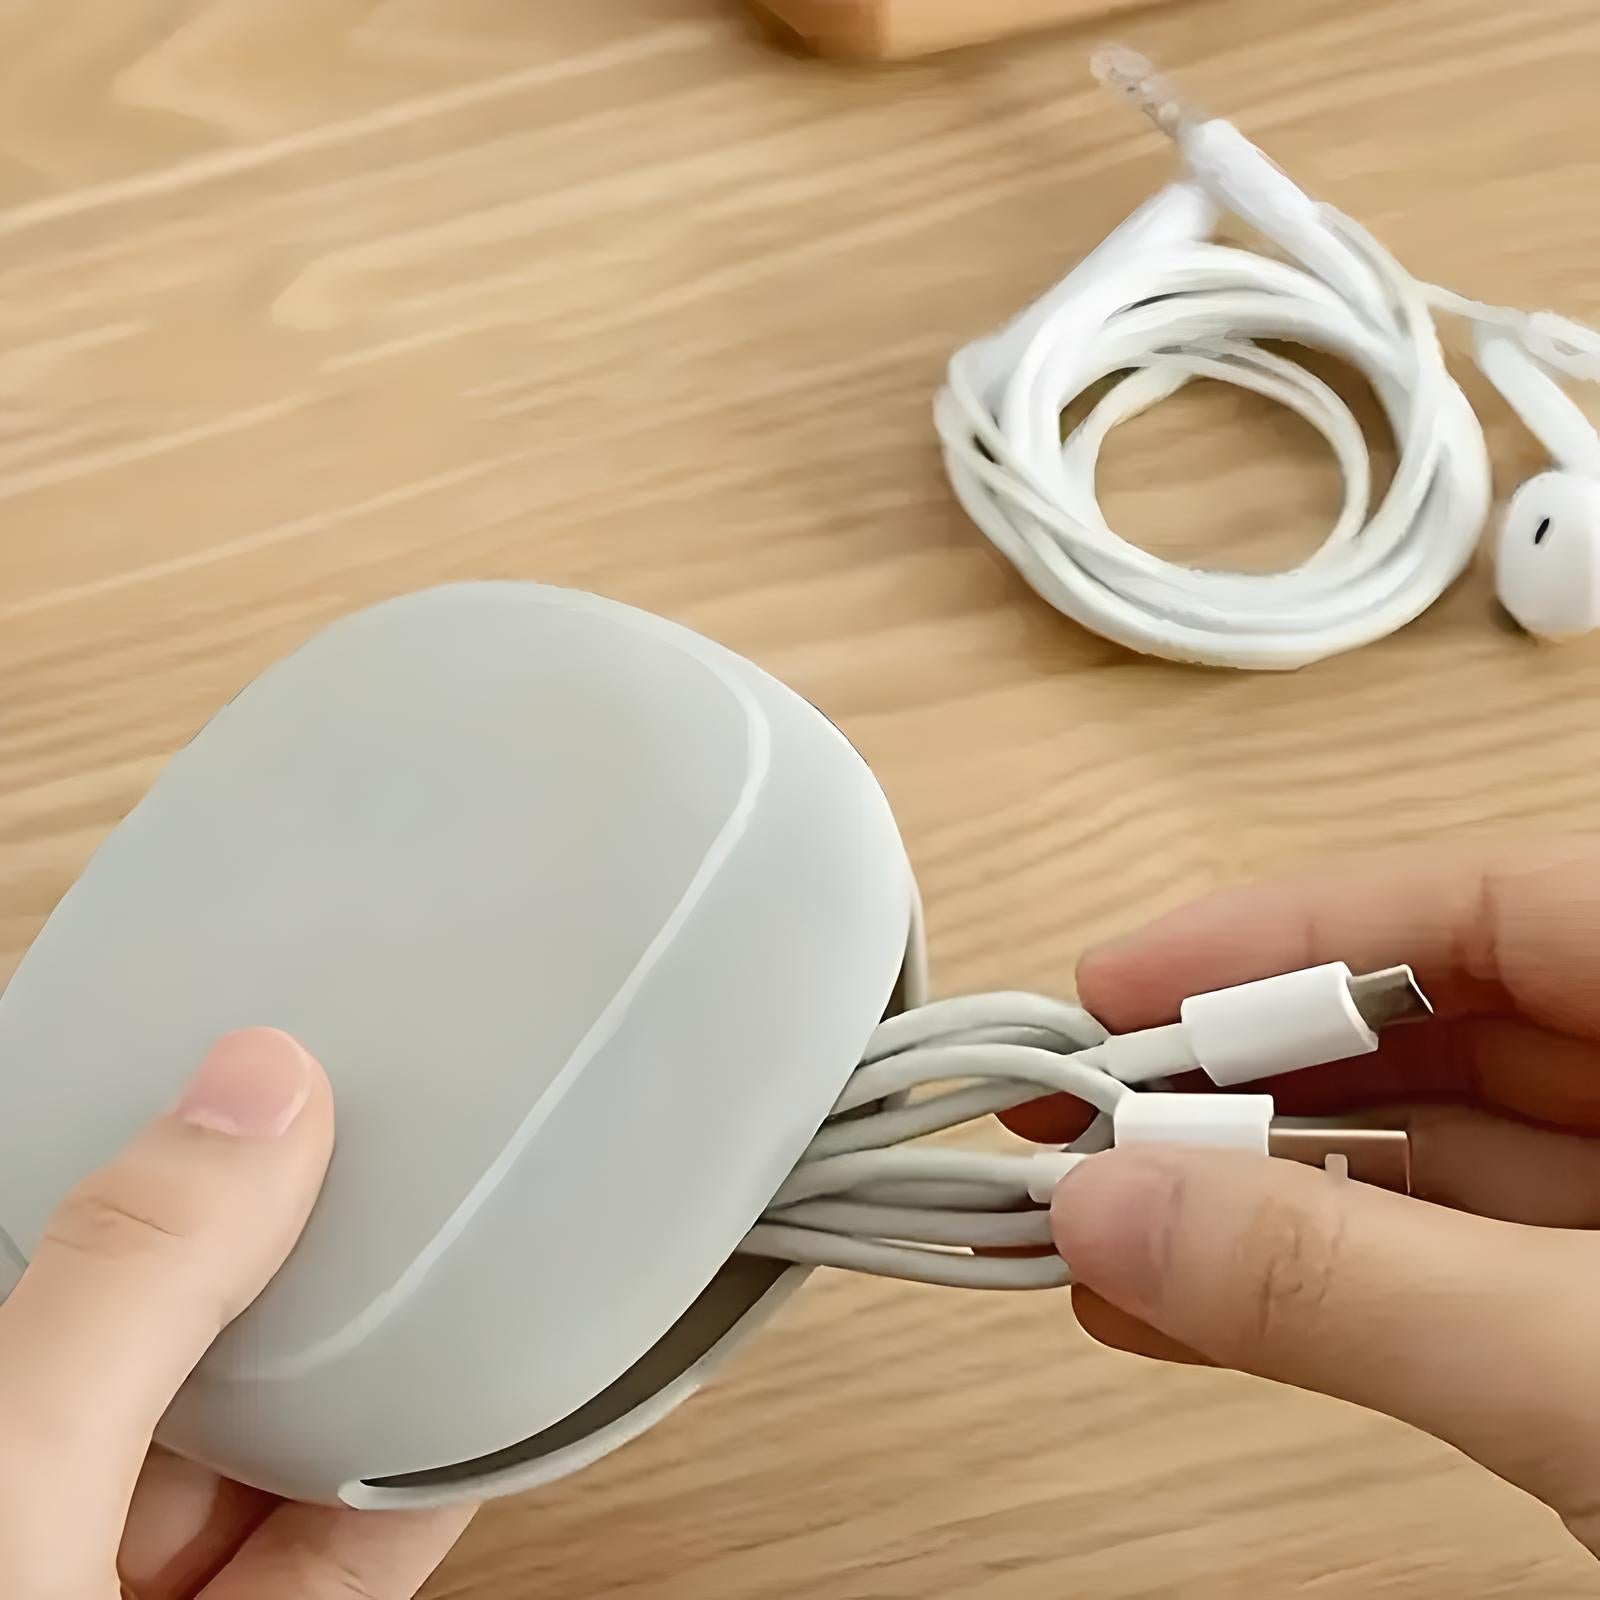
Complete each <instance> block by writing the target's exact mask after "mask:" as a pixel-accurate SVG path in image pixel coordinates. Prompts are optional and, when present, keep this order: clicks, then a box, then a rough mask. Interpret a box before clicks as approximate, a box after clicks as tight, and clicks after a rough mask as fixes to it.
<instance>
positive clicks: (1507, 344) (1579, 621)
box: [1476, 312, 1600, 639]
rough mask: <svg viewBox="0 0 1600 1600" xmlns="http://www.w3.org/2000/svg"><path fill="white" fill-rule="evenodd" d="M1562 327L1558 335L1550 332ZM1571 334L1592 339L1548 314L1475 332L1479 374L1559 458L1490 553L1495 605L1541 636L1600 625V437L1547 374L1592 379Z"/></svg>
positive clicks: (1525, 489)
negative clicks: (1517, 326)
mask: <svg viewBox="0 0 1600 1600" xmlns="http://www.w3.org/2000/svg"><path fill="white" fill-rule="evenodd" d="M1558 324H1559V329H1558V331H1559V332H1560V337H1559V338H1557V337H1556V336H1555V335H1553V334H1552V333H1551V331H1550V330H1551V329H1552V328H1555V327H1556V326H1557V325H1558ZM1572 330H1576V332H1573V331H1572ZM1577 334H1582V335H1584V336H1585V337H1586V338H1587V339H1588V341H1589V343H1590V345H1593V344H1594V343H1595V335H1593V334H1592V333H1589V331H1588V330H1586V329H1583V328H1580V327H1579V326H1578V325H1577V324H1576V323H1571V324H1569V323H1567V321H1566V319H1565V318H1558V317H1555V316H1553V315H1552V314H1550V313H1548V312H1539V313H1536V314H1535V315H1534V316H1532V317H1528V318H1525V319H1523V325H1522V327H1521V331H1520V333H1513V332H1511V331H1508V329H1507V328H1506V327H1505V326H1502V325H1500V324H1483V325H1480V326H1479V328H1478V332H1477V341H1476V343H1477V357H1478V365H1479V367H1480V368H1481V369H1482V370H1483V374H1484V376H1485V377H1486V378H1488V380H1489V381H1490V382H1491V383H1492V384H1493V385H1494V386H1495V388H1497V389H1498V390H1499V391H1500V393H1501V395H1502V396H1503V397H1504V399H1505V401H1506V403H1507V404H1508V405H1509V406H1510V407H1511V409H1512V410H1513V411H1515V412H1516V413H1517V415H1518V416H1519V417H1520V418H1521V419H1522V422H1523V424H1524V426H1525V427H1526V428H1527V429H1528V431H1529V432H1530V433H1531V434H1533V436H1534V437H1535V438H1536V439H1537V440H1538V441H1539V442H1540V443H1541V444H1542V445H1543V446H1544V447H1545V449H1546V450H1548V451H1549V452H1550V454H1551V457H1552V458H1553V460H1554V462H1555V465H1554V466H1553V467H1552V468H1551V470H1550V471H1548V472H1541V473H1540V474H1539V475H1538V477H1536V478H1529V479H1528V481H1527V482H1526V483H1524V484H1523V485H1522V487H1521V488H1520V489H1518V490H1517V492H1516V493H1515V494H1514V495H1512V497H1511V503H1510V505H1508V506H1507V507H1506V513H1505V518H1504V520H1503V521H1502V523H1501V525H1500V543H1499V546H1498V547H1497V549H1496V551H1495V584H1496V587H1497V588H1498V589H1499V592H1500V603H1501V604H1502V605H1503V606H1504V607H1505V608H1506V610H1507V611H1509V612H1510V613H1511V615H1512V616H1513V617H1514V618H1515V619H1516V620H1517V621H1518V622H1519V623H1520V624H1521V625H1522V626H1523V627H1524V628H1526V629H1527V631H1528V632H1529V633H1531V634H1535V635H1536V636H1538V637H1539V638H1541V639H1570V638H1572V637H1573V636H1574V635H1575V634H1580V633H1588V632H1590V631H1591V630H1592V629H1595V628H1600V434H1597V433H1596V432H1595V428H1594V424H1593V423H1591V422H1590V421H1589V419H1588V417H1587V416H1586V415H1585V414H1584V412H1583V411H1582V409H1581V408H1580V407H1579V406H1578V404H1577V402H1576V401H1574V400H1573V398H1572V397H1571V396H1570V395H1569V394H1567V393H1566V391H1565V390H1564V389H1563V388H1562V387H1561V384H1560V383H1559V382H1558V381H1557V379H1556V377H1555V375H1554V373H1552V372H1551V371H1550V364H1551V363H1554V364H1556V365H1557V367H1558V370H1560V371H1563V372H1567V373H1569V374H1570V375H1573V376H1588V375H1589V369H1588V368H1587V367H1584V366H1583V365H1582V363H1583V362H1585V361H1587V360H1588V359H1589V354H1588V348H1587V347H1585V346H1583V345H1582V344H1581V343H1580V341H1579V340H1578V339H1577V336H1576V335H1577ZM1535 336H1537V337H1535ZM1530 339H1533V340H1534V342H1535V343H1537V345H1538V353H1537V354H1536V353H1535V351H1534V350H1533V349H1530V348H1529V344H1528V342H1526V341H1528V340H1530Z"/></svg>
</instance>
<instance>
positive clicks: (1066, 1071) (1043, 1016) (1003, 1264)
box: [743, 963, 1428, 1289]
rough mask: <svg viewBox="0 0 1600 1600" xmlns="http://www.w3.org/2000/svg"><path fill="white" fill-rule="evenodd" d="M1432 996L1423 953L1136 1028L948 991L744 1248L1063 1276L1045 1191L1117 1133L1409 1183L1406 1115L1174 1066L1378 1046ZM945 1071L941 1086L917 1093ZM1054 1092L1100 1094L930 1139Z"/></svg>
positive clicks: (1252, 1074)
mask: <svg viewBox="0 0 1600 1600" xmlns="http://www.w3.org/2000/svg"><path fill="white" fill-rule="evenodd" d="M1427 1012H1428V1004H1427V1001H1426V999H1425V998H1424V997H1423V995H1422V992H1421V990H1420V989H1419V988H1418V987H1417V985H1416V981H1415V979H1414V978H1413V977H1412V974H1411V971H1410V969H1409V968H1408V967H1396V968H1392V969H1389V970H1387V971H1384V972H1378V973H1372V974H1368V975H1365V976H1361V977H1356V976H1354V975H1353V974H1352V973H1351V971H1350V969H1349V968H1348V967H1347V966H1345V965H1343V964H1342V963H1333V964H1330V965H1326V966H1320V967H1312V968H1308V969H1306V970H1305V971H1301V972H1292V973H1286V974H1284V975H1282V976H1279V977H1274V978H1267V979H1264V980H1261V981H1259V982H1255V983H1247V984H1241V985H1238V986H1236V987H1234V988H1230V989H1223V990H1220V991H1217V992H1216V993H1213V994H1205V995H1197V996H1194V997H1193V998H1191V999H1189V1000H1187V1001H1185V1002H1184V1004H1183V1007H1182V1010H1181V1013H1180V1020H1179V1021H1178V1022H1175V1023H1173V1024H1171V1025H1169V1026H1167V1027H1161V1028H1151V1029H1148V1030H1146V1031H1144V1032H1140V1033H1131V1034H1122V1035H1119V1036H1108V1035H1107V1033H1106V1031H1105V1029H1104V1028H1102V1027H1101V1026H1100V1025H1099V1023H1097V1022H1096V1021H1095V1020H1094V1019H1093V1018H1092V1017H1091V1016H1089V1014H1088V1013H1087V1012H1085V1011H1084V1010H1082V1009H1081V1008H1080V1007H1078V1006H1074V1005H1069V1004H1066V1003H1065V1002H1062V1001H1056V1000H1048V999H1045V998H1043V997H1041V996H1038V995H1029V994H996V995H980V996H972V997H966V998H962V999H956V1000H941V1001H935V1002H933V1003H932V1004H929V1005H925V1006H921V1007H919V1008H918V1009H916V1010H914V1011H909V1012H905V1013H904V1014H902V1015H900V1016H897V1017H892V1018H890V1019H889V1020H888V1021H886V1022H884V1023H883V1024H882V1025H881V1026H880V1027H879V1028H878V1029H877V1031H876V1032H875V1033H874V1035H873V1038H872V1042H871V1044H870V1046H869V1048H868V1049H867V1052H866V1054H865V1056H864V1057H863V1060H862V1062H861V1065H860V1066H859V1067H858V1068H857V1070H856V1072H855V1074H854V1075H853V1076H852V1078H851V1079H850V1082H849V1084H848V1085H847V1087H846V1088H845V1091H844V1093H843V1094H842V1095H841V1096H840V1098H839V1100H838V1103H837V1104H836V1105H835V1107H834V1109H833V1113H832V1115H831V1116H830V1118H829V1120H828V1121H827V1123H826V1124H825V1125H824V1126H823V1128H822V1130H821V1131H820V1132H819V1133H818V1134H817V1136H816V1138H815V1139H813V1140H812V1142H811V1145H810V1147H809V1148H808V1149H807V1151H806V1154H805V1157H804V1158H803V1160H802V1161H801V1162H800V1164H799V1165H798V1166H797V1167H796V1168H795V1170H794V1173H793V1174H792V1176H791V1177H790V1178H789V1180H788V1181H787V1182H786V1183H785V1184H784V1185H783V1187H782V1188H781V1189H780V1190H779V1191H778V1193H777V1195H776V1196H774V1198H773V1201H772V1205H771V1206H770V1207H769V1209H768V1211H767V1213H766V1215H765V1216H764V1217H763V1219H762V1221H761V1223H760V1224H759V1225H758V1226H757V1227H756V1228H755V1229H753V1230H752V1231H751V1233H750V1234H749V1236H748V1238H747V1239H746V1240H745V1243H744V1246H743V1249H744V1251H745V1253H748V1254H753V1255H762V1256H768V1257H772V1258H776V1259H778V1260H784V1261H795V1262H805V1263H810V1264H812V1265H819V1266H833V1267H844V1268H847V1269H850V1270H853V1271H857V1272H867V1273H873V1274H877V1275H879V1276H885V1277H896V1278H907V1279H911V1280H913V1281H916V1282H923V1283H940V1284H949V1285H953V1286H957V1287H962V1288H989V1289H1034V1288H1051V1287H1054V1286H1056V1285H1059V1284H1064V1283H1068V1282H1070V1281H1071V1272H1070V1268H1069V1267H1068V1266H1067V1264H1066V1263H1065V1262H1063V1261H1062V1260H1061V1259H1060V1258H1059V1257H1058V1256H1056V1255H1055V1254H1054V1253H1053V1252H1049V1245H1050V1219H1049V1215H1048V1212H1047V1211H1046V1210H1045V1209H1044V1208H1045V1207H1046V1206H1047V1205H1048V1203H1049V1200H1050V1196H1051V1193H1052V1191H1053V1190H1054V1189H1055V1187H1056V1185H1057V1184H1058V1183H1059V1182H1060V1180H1061V1178H1062V1177H1063V1176H1064V1175H1065V1173H1066V1172H1067V1170H1068V1169H1069V1168H1070V1167H1071V1166H1072V1165H1073V1164H1074V1163H1075V1162H1077V1161H1079V1160H1081V1159H1083V1157H1084V1156H1085V1155H1087V1154H1090V1153H1094V1152H1097V1151H1101V1150H1104V1149H1107V1148H1109V1147H1110V1146H1111V1145H1113V1144H1119V1145H1120V1144H1130V1143H1139V1142H1146V1143H1148V1142H1151V1141H1167V1142H1179V1143H1185V1144H1202V1145H1211V1146H1222V1147H1228V1148H1239V1149H1249V1150H1256V1151H1258V1152H1259V1153H1261V1154H1263V1155H1283V1156H1289V1157H1293V1158H1296V1159H1300V1160H1309V1161H1314V1162H1316V1163H1317V1164H1323V1163H1324V1162H1326V1161H1327V1160H1328V1159H1329V1158H1336V1160H1337V1161H1341V1162H1343V1163H1345V1165H1346V1166H1347V1167H1348V1171H1349V1174H1350V1175H1352V1176H1356V1177H1358V1178H1365V1179H1368V1180H1370V1181H1375V1182H1380V1183H1383V1184H1385V1185H1386V1186H1389V1187H1394V1188H1404V1187H1405V1186H1406V1182H1407V1179H1406V1173H1407V1170H1408V1169H1407V1165H1406V1154H1405V1152H1406V1145H1405V1135H1404V1134H1403V1133H1399V1132H1394V1131H1391V1130H1384V1129H1369V1128H1362V1127H1349V1128H1343V1127H1333V1126H1327V1125H1320V1124H1319V1125H1312V1124H1290V1123H1286V1122H1284V1121H1283V1120H1282V1119H1279V1118H1276V1117H1275V1115H1274V1108H1273V1103H1272V1098H1271V1096H1270V1095H1260V1094H1250V1095H1213V1094H1182V1093H1172V1092H1169V1091H1166V1090H1164V1089H1163V1088H1161V1087H1160V1085H1162V1084H1163V1083H1164V1082H1165V1081H1166V1080H1168V1079H1170V1078H1174V1077H1177V1076H1179V1075H1181V1074H1184V1073H1188V1072H1196V1071H1199V1072H1204V1073H1205V1074H1206V1075H1207V1076H1208V1077H1209V1078H1210V1079H1211V1081H1212V1083H1213V1084H1215V1085H1217V1086H1219V1087H1224V1088H1231V1087H1234V1086H1237V1085H1239V1084H1243V1083H1250V1082H1254V1081H1256V1080H1258V1079H1261V1078H1265V1077H1271V1076H1274V1075H1276V1074H1279V1073H1283V1072H1289V1071H1294V1070H1297V1069H1299V1068H1302V1067H1311V1066H1320V1065H1322V1064H1324V1063H1326V1062H1330V1061H1339V1060H1344V1059H1346V1058H1348V1057H1351V1056H1357V1055H1364V1054H1366V1053H1368V1052H1369V1051H1372V1050H1375V1049H1376V1048H1377V1046H1378V1035H1379V1033H1380V1031H1381V1030H1382V1029H1383V1028H1384V1027H1386V1026H1387V1025H1388V1024H1390V1023H1392V1022H1398V1021H1404V1020H1408V1019H1410V1018H1413V1017H1418V1016H1424V1015H1426V1014H1427ZM1151 1086H1155V1087H1151ZM930 1088H931V1089H937V1091H938V1092H936V1093H932V1094H927V1095H924V1096H922V1097H921V1098H915V1097H914V1096H915V1094H916V1091H919V1090H925V1089H930ZM1051 1094H1061V1095H1068V1096H1070V1097H1072V1098H1074V1099H1076V1100H1079V1101H1082V1102H1084V1103H1085V1104H1086V1105H1088V1106H1091V1107H1093V1108H1094V1110H1095V1111H1096V1112H1098V1113H1099V1115H1098V1116H1097V1117H1096V1118H1095V1120H1094V1122H1093V1124H1092V1125H1091V1126H1090V1128H1089V1130H1088V1131H1087V1132H1086V1133H1085V1134H1084V1135H1083V1137H1082V1138H1080V1139H1077V1140H1075V1141H1074V1142H1073V1143H1072V1144H1071V1145H1068V1146H1066V1147H1064V1148H1063V1149H1060V1150H1053V1151H1037V1152H1035V1153H1032V1154H1006V1153H998V1154H991V1153H988V1152H986V1151H978V1150H968V1149H957V1148H951V1147H949V1146H947V1145H940V1144H924V1143H920V1142H918V1141H922V1140H925V1139H929V1138H932V1137H933V1136H936V1135H939V1134H943V1133H946V1132H948V1131H949V1130H951V1129H953V1128H957V1127H960V1126H962V1125H964V1124H967V1123H972V1122H978V1121H982V1120H984V1119H987V1118H989V1117H991V1116H993V1115H994V1114H995V1113H997V1112H1001V1111H1008V1110H1011V1109H1013V1108H1014V1107H1016V1106H1019V1105H1022V1104H1024V1103H1026V1102H1027V1101H1029V1100H1033V1099H1038V1098H1040V1097H1042V1096H1045V1095H1051ZM999 1251H1012V1252H1017V1251H1025V1252H1034V1253H1030V1254H1010V1255H1007V1254H994V1253H993V1252H999Z"/></svg>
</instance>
